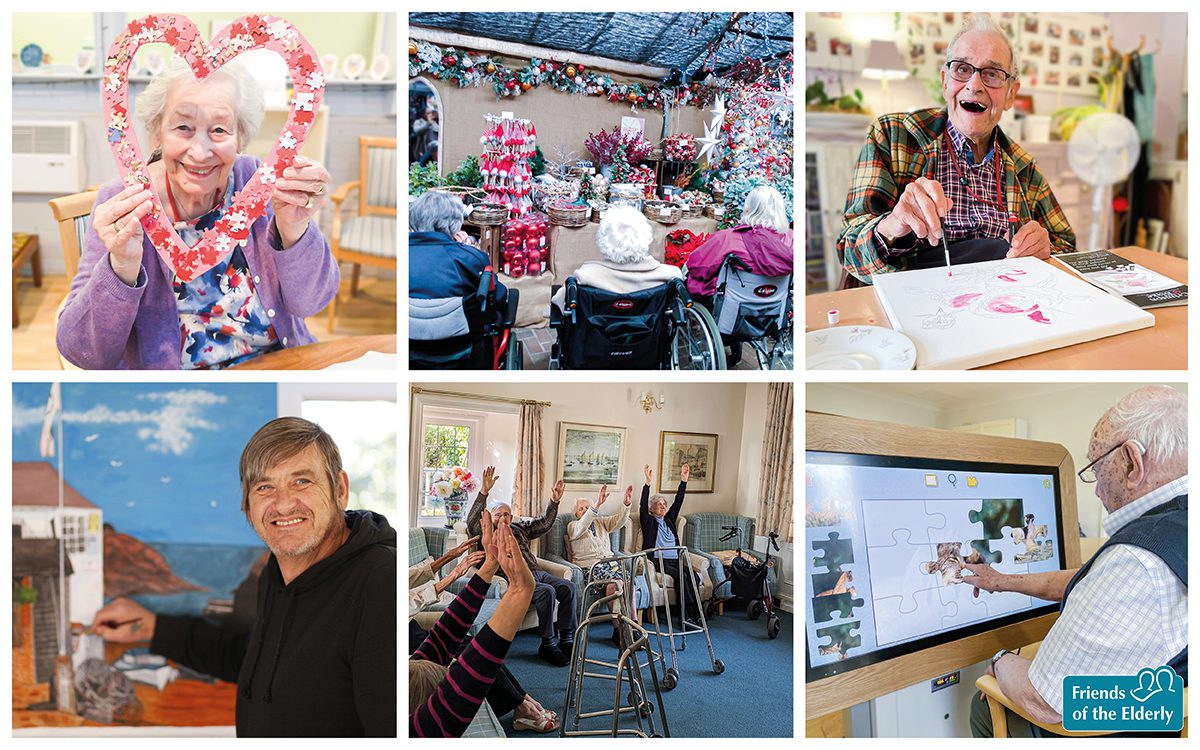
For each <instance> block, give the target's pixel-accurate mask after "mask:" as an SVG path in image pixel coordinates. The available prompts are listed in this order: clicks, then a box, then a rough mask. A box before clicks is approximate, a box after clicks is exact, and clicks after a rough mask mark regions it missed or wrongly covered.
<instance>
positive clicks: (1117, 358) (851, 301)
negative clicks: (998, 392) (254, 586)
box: [804, 247, 1188, 370]
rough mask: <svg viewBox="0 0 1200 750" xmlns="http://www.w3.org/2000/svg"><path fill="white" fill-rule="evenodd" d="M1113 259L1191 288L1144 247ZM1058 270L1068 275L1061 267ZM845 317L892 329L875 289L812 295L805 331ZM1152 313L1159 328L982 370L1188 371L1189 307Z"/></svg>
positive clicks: (1178, 267) (1167, 258)
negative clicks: (832, 314)
mask: <svg viewBox="0 0 1200 750" xmlns="http://www.w3.org/2000/svg"><path fill="white" fill-rule="evenodd" d="M1113 252H1114V253H1116V254H1117V255H1120V256H1121V257H1123V258H1126V259H1128V260H1130V261H1132V262H1134V263H1138V264H1140V265H1143V266H1145V267H1146V268H1149V269H1150V270H1151V271H1157V272H1158V273H1161V274H1162V275H1164V276H1167V277H1169V278H1172V279H1175V280H1176V281H1179V282H1182V283H1184V284H1186V283H1187V261H1186V260H1185V259H1183V258H1176V257H1174V256H1171V255H1164V254H1162V253H1156V252H1153V251H1150V250H1146V249H1145V248H1141V247H1118V248H1116V249H1114V250H1113ZM1055 264H1056V265H1057V266H1058V267H1059V268H1062V269H1064V270H1065V269H1066V266H1063V265H1062V264H1061V263H1057V262H1055ZM1068 273H1069V272H1068ZM829 310H839V311H841V322H840V323H839V325H855V324H857V325H863V324H866V325H874V326H881V327H884V328H891V327H892V325H891V323H890V322H888V318H887V315H886V314H885V313H884V312H883V308H882V307H880V306H879V300H878V298H877V297H876V296H875V290H874V289H872V288H871V287H869V286H868V287H862V288H860V289H843V290H841V291H838V292H826V293H824V294H813V295H810V296H809V297H808V298H807V299H806V300H805V328H804V330H805V331H815V330H819V329H822V328H825V327H827V323H826V317H825V314H826V313H827V312H828V311H829ZM1147 312H1149V313H1151V314H1152V315H1154V325H1153V326H1152V327H1150V328H1143V329H1141V330H1137V331H1131V332H1129V333H1122V334H1119V335H1117V336H1109V337H1106V338H1102V339H1096V340H1095V341H1087V342H1084V343H1082V344H1075V345H1074V346H1067V347H1063V348H1061V349H1051V350H1050V351H1045V352H1041V353H1039V354H1031V355H1029V356H1027V357H1018V358H1017V359H1010V360H1006V361H1004V362H997V363H995V364H992V365H988V366H986V367H981V368H979V369H981V370H1186V369H1187V350H1188V340H1187V315H1188V308H1187V305H1179V306H1177V307H1159V308H1155V309H1153V310H1147Z"/></svg>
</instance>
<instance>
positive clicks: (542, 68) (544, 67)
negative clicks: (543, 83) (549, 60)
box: [538, 64, 546, 73]
mask: <svg viewBox="0 0 1200 750" xmlns="http://www.w3.org/2000/svg"><path fill="white" fill-rule="evenodd" d="M538 72H539V73H545V72H546V66H545V65H544V64H543V65H539V66H538Z"/></svg>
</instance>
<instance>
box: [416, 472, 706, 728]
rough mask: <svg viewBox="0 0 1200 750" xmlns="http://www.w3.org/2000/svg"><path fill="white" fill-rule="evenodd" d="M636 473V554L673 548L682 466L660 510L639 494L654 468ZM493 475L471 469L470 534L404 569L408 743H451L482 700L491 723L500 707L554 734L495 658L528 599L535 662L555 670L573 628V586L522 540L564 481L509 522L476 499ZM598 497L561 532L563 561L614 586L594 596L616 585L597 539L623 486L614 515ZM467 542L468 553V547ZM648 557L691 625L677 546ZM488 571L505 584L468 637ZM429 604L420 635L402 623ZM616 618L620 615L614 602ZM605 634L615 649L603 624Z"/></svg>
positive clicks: (524, 724)
mask: <svg viewBox="0 0 1200 750" xmlns="http://www.w3.org/2000/svg"><path fill="white" fill-rule="evenodd" d="M643 471H644V473H645V476H646V484H645V485H644V486H643V487H642V496H641V503H640V512H641V516H640V522H641V527H642V548H643V549H650V550H653V549H656V548H660V547H661V548H672V547H676V546H678V543H679V542H678V533H677V531H676V522H677V519H678V518H679V512H680V510H681V509H682V507H683V498H684V494H685V492H686V490H687V481H688V478H689V476H690V472H689V467H688V465H687V464H684V465H683V466H682V468H681V472H680V482H679V487H678V489H677V490H676V493H675V498H674V501H673V502H672V503H671V505H670V506H669V507H668V505H667V500H666V498H665V497H663V496H662V495H654V496H653V497H651V494H650V487H651V483H652V479H653V475H654V472H653V470H652V469H651V468H650V465H649V464H646V465H645V466H644V467H643ZM498 478H499V477H498V476H497V474H496V470H495V467H492V466H489V467H487V469H485V470H484V472H483V476H482V480H481V486H480V491H479V494H478V495H477V496H476V498H475V502H474V503H473V504H472V506H471V508H470V510H469V511H468V513H467V517H466V524H467V533H468V534H469V535H470V538H468V539H467V540H466V541H465V542H463V543H462V544H459V545H458V546H456V547H453V548H451V549H450V550H448V551H447V552H446V554H445V555H443V556H442V557H441V558H439V559H438V560H436V561H433V562H432V563H428V562H426V563H422V564H420V565H417V566H415V567H413V568H410V569H409V587H410V592H409V618H410V620H409V670H408V673H409V736H412V737H431V736H432V737H447V736H449V737H457V736H461V735H462V733H463V732H464V731H465V730H466V728H467V726H468V725H469V724H470V722H471V720H472V719H473V718H474V716H475V714H476V712H477V711H478V710H479V707H480V705H481V704H482V702H483V701H484V700H486V701H487V702H488V705H489V706H491V708H492V710H493V712H494V713H495V714H496V715H497V716H503V715H505V714H507V713H509V712H510V711H511V712H512V713H513V728H514V729H516V730H530V731H535V732H552V731H555V730H556V729H558V727H559V717H558V715H557V714H556V713H555V712H554V711H551V710H549V709H547V708H545V707H544V706H542V705H541V704H540V703H539V702H538V701H537V700H535V699H534V698H533V697H532V696H530V695H529V694H528V693H526V692H525V690H524V688H522V687H521V685H520V682H518V680H517V678H516V676H515V675H513V674H512V672H511V671H510V670H509V668H508V667H507V666H506V665H505V663H504V657H505V655H506V654H507V653H508V649H509V647H510V646H511V645H512V641H513V638H514V637H515V636H516V633H517V631H518V630H519V629H520V627H521V623H522V621H523V620H524V618H525V614H526V612H528V610H529V606H530V604H532V605H533V606H534V607H535V609H536V610H537V618H538V629H539V632H540V635H541V645H540V646H539V647H538V656H539V657H540V658H541V659H542V660H543V661H546V662H548V663H549V664H552V665H554V666H559V667H562V666H566V665H567V664H568V663H569V661H570V658H571V652H572V650H573V648H574V639H575V630H576V624H577V621H578V613H577V612H576V609H575V595H576V591H575V584H574V583H572V582H571V581H570V580H567V579H564V578H559V577H557V576H554V575H552V574H551V573H548V572H546V571H544V570H539V569H538V566H537V561H536V559H535V558H534V556H533V553H532V551H531V550H530V547H529V545H530V542H531V541H532V540H534V539H537V538H538V537H540V536H542V535H544V534H545V533H546V532H548V531H549V530H550V528H551V527H552V526H553V525H554V520H555V518H557V516H558V508H559V503H560V502H561V501H562V497H563V492H564V489H565V486H564V483H563V481H562V480H561V479H560V480H558V482H557V483H556V484H555V485H554V488H553V490H552V491H551V497H550V501H549V502H548V503H547V504H546V509H545V511H544V512H543V513H542V514H541V515H540V516H538V517H536V518H533V519H529V520H515V519H514V518H513V513H512V508H511V506H509V505H508V504H507V503H504V502H493V503H490V504H489V503H488V494H489V493H490V492H491V489H492V487H493V486H494V485H495V483H496V480H497V479H498ZM607 499H608V487H607V485H605V486H602V487H601V488H600V493H599V496H598V497H597V499H596V501H595V502H594V503H593V502H592V501H590V500H588V499H586V498H580V499H578V500H576V501H575V513H574V516H575V520H574V521H572V522H570V523H569V524H568V525H567V549H568V555H569V557H570V559H571V562H572V563H573V564H575V565H577V566H579V567H580V568H582V569H583V571H584V579H585V581H588V582H590V581H592V580H612V581H614V583H610V584H608V585H607V586H606V587H605V594H606V595H612V594H614V593H616V592H617V590H618V586H617V583H616V581H618V580H620V578H621V570H620V567H619V565H618V564H617V563H616V562H615V561H613V560H612V559H611V558H612V557H613V552H614V550H613V549H612V544H611V541H610V536H609V535H610V534H611V533H612V532H613V531H615V530H617V529H619V528H621V527H622V526H623V525H624V524H625V523H626V521H627V520H628V518H629V509H630V506H631V505H632V503H633V485H629V486H628V487H626V488H625V495H624V502H623V503H622V504H621V506H620V507H619V508H618V509H617V511H616V512H615V513H612V514H609V515H600V513H599V511H600V509H601V507H602V506H603V505H604V503H605V501H606V500H607ZM477 544H478V545H479V547H480V549H475V547H476V545H477ZM472 550H474V551H472ZM464 553H466V554H465V556H463V555H464ZM652 554H653V555H654V557H655V558H656V562H657V564H658V565H659V566H661V567H662V569H663V570H664V571H665V572H666V573H667V574H668V575H670V576H671V577H672V578H673V579H674V581H675V590H676V591H681V592H683V594H682V596H681V612H680V619H681V624H682V625H686V626H692V627H695V622H694V619H693V618H692V617H689V616H688V615H689V613H695V612H698V611H699V602H697V601H695V597H694V596H689V594H690V591H689V589H691V588H692V587H690V586H688V587H684V586H683V585H682V580H681V578H680V571H679V562H680V561H679V555H678V551H677V550H673V549H663V550H659V551H657V552H655V553H652ZM459 556H463V557H462V558H461V559H460V560H459V561H458V563H457V564H456V565H455V567H454V568H453V569H452V571H451V572H450V573H449V574H448V575H446V576H444V577H442V578H441V579H436V576H435V574H436V573H437V571H438V570H440V569H441V568H442V567H444V566H445V565H446V564H448V563H449V562H450V561H452V560H454V559H455V558H458V557H459ZM658 558H661V559H658ZM468 574H470V575H471V577H470V580H469V582H468V583H467V585H466V587H465V588H463V589H462V591H461V592H460V593H459V594H458V595H457V596H455V597H451V596H450V595H449V594H448V593H447V591H446V589H448V588H449V587H450V586H451V584H453V583H454V582H455V581H456V580H458V579H460V578H464V577H466V576H467V575H468ZM495 575H500V576H502V577H503V578H505V579H506V580H507V581H508V588H507V590H506V591H505V593H504V595H503V596H502V597H501V599H500V602H499V605H498V606H497V607H496V610H495V611H494V612H493V613H492V615H491V617H489V618H488V620H487V622H486V623H485V624H483V625H482V627H481V628H480V629H479V632H478V633H477V634H476V635H475V636H474V637H473V638H470V639H468V638H467V634H468V631H469V630H470V628H471V625H472V624H473V623H474V622H475V619H476V617H477V616H478V614H479V612H480V609H481V607H482V605H483V600H484V598H485V597H486V595H487V591H488V588H489V586H490V585H491V581H492V577H493V576H495ZM697 590H698V587H697ZM617 601H618V602H619V601H622V599H618V600H617ZM439 603H441V604H443V605H445V607H446V608H445V611H444V613H443V614H442V615H441V617H440V618H439V619H438V621H437V623H436V624H435V625H434V626H433V628H432V629H431V630H429V631H426V630H424V629H423V628H421V627H420V626H419V625H418V624H417V623H416V621H415V620H413V619H412V618H413V617H414V616H415V615H416V614H417V613H418V612H420V611H423V610H425V609H429V608H432V607H433V606H435V605H437V604H439ZM556 605H557V606H556ZM610 609H612V608H611V607H610ZM616 611H617V612H620V611H621V607H620V605H618V607H617V608H616ZM612 639H613V642H614V643H615V644H617V645H618V647H620V645H621V636H620V634H619V632H618V629H617V627H616V620H615V619H614V627H613V635H612Z"/></svg>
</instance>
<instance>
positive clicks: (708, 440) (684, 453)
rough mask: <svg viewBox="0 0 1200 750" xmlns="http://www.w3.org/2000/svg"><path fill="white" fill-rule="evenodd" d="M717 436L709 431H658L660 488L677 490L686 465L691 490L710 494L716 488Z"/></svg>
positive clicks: (688, 489) (661, 490)
mask: <svg viewBox="0 0 1200 750" xmlns="http://www.w3.org/2000/svg"><path fill="white" fill-rule="evenodd" d="M717 437H718V436H717V435H713V434H710V433H706V432H669V431H667V430H663V431H662V432H660V433H658V491H659V492H661V493H663V494H664V495H665V494H668V493H670V492H674V491H675V490H676V488H677V487H678V486H679V471H680V467H682V466H683V465H684V464H687V465H688V468H689V469H690V470H691V478H690V479H688V487H687V491H688V492H698V493H709V492H713V491H714V488H715V487H716V474H717Z"/></svg>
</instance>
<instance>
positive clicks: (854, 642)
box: [817, 622, 862, 659]
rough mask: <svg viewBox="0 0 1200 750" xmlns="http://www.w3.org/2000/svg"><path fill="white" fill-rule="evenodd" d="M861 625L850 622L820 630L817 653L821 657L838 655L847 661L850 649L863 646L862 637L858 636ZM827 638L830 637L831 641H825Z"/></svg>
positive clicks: (818, 631)
mask: <svg viewBox="0 0 1200 750" xmlns="http://www.w3.org/2000/svg"><path fill="white" fill-rule="evenodd" d="M859 625H860V623H858V622H848V623H845V624H843V625H834V626H832V627H828V628H820V629H818V630H817V639H818V640H817V653H818V654H819V655H821V656H831V655H834V654H837V655H838V656H840V658H842V659H845V658H846V657H847V655H848V653H847V652H849V651H850V649H852V648H857V647H859V646H861V645H862V637H861V636H859V635H857V632H858V626H859ZM826 636H828V637H829V640H828V641H823V639H824V638H825V637H826Z"/></svg>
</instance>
